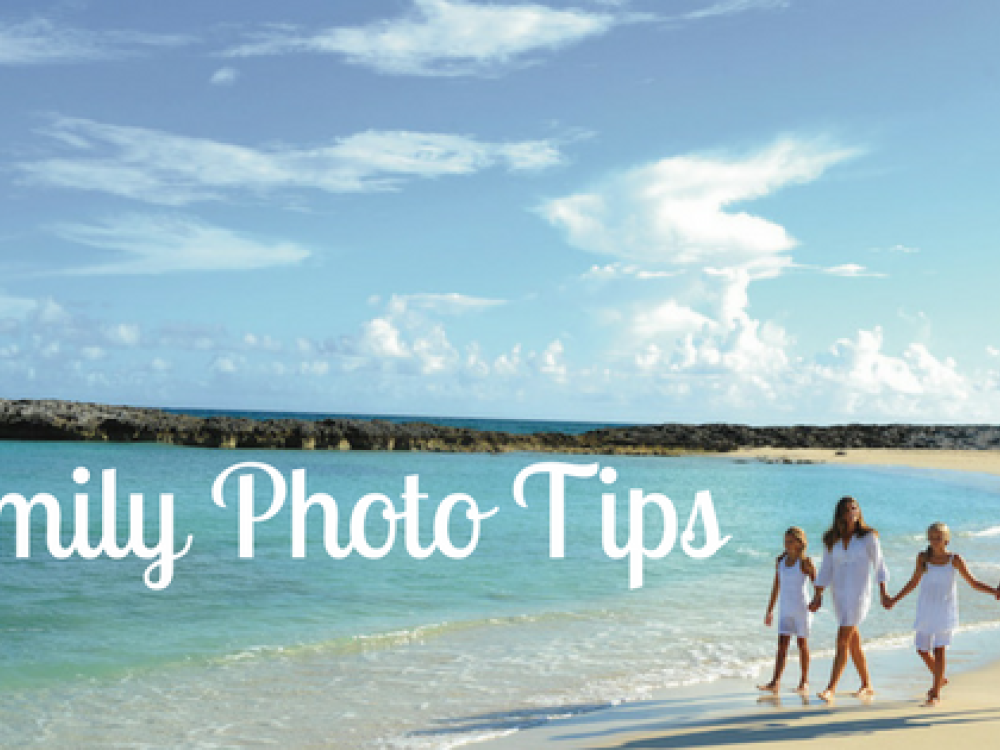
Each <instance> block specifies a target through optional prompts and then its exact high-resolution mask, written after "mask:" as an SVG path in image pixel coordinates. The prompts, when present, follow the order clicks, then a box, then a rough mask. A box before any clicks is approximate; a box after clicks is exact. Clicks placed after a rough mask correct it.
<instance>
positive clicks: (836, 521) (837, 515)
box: [823, 495, 878, 550]
mask: <svg viewBox="0 0 1000 750" xmlns="http://www.w3.org/2000/svg"><path fill="white" fill-rule="evenodd" d="M857 502H858V501H857V500H855V499H854V498H853V497H851V496H850V495H846V496H844V497H842V498H840V500H838V501H837V507H836V508H834V510H833V523H832V524H830V528H828V529H827V530H826V532H825V533H824V534H823V544H825V545H826V548H827V549H828V550H833V545H835V544H836V543H837V541H838V540H840V539H843V538H844V531H845V530H846V529H845V524H844V518H843V516H844V508H846V507H847V506H848V505H850V504H851V503H857ZM872 532H874V533H875V534H878V532H877V531H875V529H873V528H872V527H871V526H869V525H868V524H866V523H865V514H864V513H862V512H861V505H860V504H858V522H857V524H855V526H854V536H858V537H864V536H868V534H869V533H872Z"/></svg>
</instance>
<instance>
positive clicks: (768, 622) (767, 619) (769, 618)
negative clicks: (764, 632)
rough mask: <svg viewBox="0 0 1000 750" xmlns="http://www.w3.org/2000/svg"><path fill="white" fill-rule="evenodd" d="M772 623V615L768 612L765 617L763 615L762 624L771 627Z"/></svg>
mask: <svg viewBox="0 0 1000 750" xmlns="http://www.w3.org/2000/svg"><path fill="white" fill-rule="evenodd" d="M772 622H774V615H772V614H771V613H770V612H768V613H767V614H766V615H764V624H765V625H767V626H768V627H771V623H772Z"/></svg>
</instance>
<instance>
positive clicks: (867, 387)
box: [812, 327, 983, 421]
mask: <svg viewBox="0 0 1000 750" xmlns="http://www.w3.org/2000/svg"><path fill="white" fill-rule="evenodd" d="M882 349H883V334H882V329H881V328H878V327H876V328H875V329H873V330H871V331H859V332H858V335H857V338H856V339H853V340H851V339H841V340H839V341H838V342H837V343H836V344H834V345H833V346H832V347H831V348H830V351H829V353H828V354H827V355H826V356H825V357H822V358H820V359H819V360H818V361H817V364H816V367H815V370H814V372H815V374H816V375H817V377H818V379H819V381H823V380H825V381H826V385H827V386H829V388H827V389H826V390H827V391H828V392H827V393H824V392H823V391H824V389H823V388H822V386H823V383H822V382H815V383H813V388H812V391H813V393H814V394H817V395H819V394H822V395H823V397H825V400H827V402H828V403H829V408H831V410H835V411H839V412H840V413H847V414H863V415H865V418H866V419H872V418H873V416H874V415H878V416H886V415H890V416H892V417H893V418H895V419H906V418H908V417H909V418H917V419H919V420H920V421H925V420H926V419H927V418H928V416H929V415H933V416H934V417H935V418H937V419H941V418H954V417H961V416H966V417H969V416H974V415H975V413H976V411H977V410H979V409H981V408H982V407H983V404H981V403H976V399H975V398H974V394H975V392H976V386H975V384H974V383H973V382H972V381H971V380H970V379H969V378H968V377H967V376H965V375H963V374H961V373H960V372H959V371H958V365H957V363H956V362H955V360H953V359H951V358H950V357H949V358H945V359H939V358H938V357H936V356H934V355H933V354H932V353H931V352H930V351H929V350H928V349H927V347H926V346H924V345H923V344H916V343H915V344H910V345H909V346H908V347H906V349H905V350H904V351H903V355H902V356H901V357H894V356H892V355H889V354H886V353H884V352H883V351H882Z"/></svg>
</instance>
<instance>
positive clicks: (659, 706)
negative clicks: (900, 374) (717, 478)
mask: <svg viewBox="0 0 1000 750" xmlns="http://www.w3.org/2000/svg"><path fill="white" fill-rule="evenodd" d="M726 456H727V457H728V458H729V459H750V460H753V459H757V458H763V459H768V460H781V459H785V458H787V459H790V460H793V461H795V460H803V459H807V460H811V461H824V462H828V463H844V464H862V465H884V466H908V467H915V468H921V469H945V470H952V471H967V472H981V473H987V474H994V475H1000V451H939V450H847V451H843V452H842V455H837V452H836V451H831V450H818V449H798V450H779V449H753V450H741V451H737V452H734V453H729V454H726ZM997 638H1000V633H998V632H997V631H996V630H987V631H985V632H978V633H960V634H958V635H957V636H956V644H955V646H953V647H951V648H949V649H948V657H949V668H948V672H949V675H950V678H951V684H950V685H948V686H947V687H946V688H945V690H944V693H943V698H944V700H943V701H942V702H941V703H940V704H939V705H938V706H936V707H934V708H925V707H923V706H922V705H921V698H922V695H923V693H924V692H925V691H926V690H927V688H928V687H930V679H929V673H928V672H927V671H926V669H925V668H923V666H922V665H921V664H919V662H918V659H917V656H916V654H915V653H914V652H913V650H912V649H909V648H906V649H897V650H895V651H869V652H868V659H869V665H870V667H871V672H872V675H873V679H874V684H875V685H876V686H877V688H878V689H879V694H878V696H877V697H876V699H875V700H873V701H871V702H862V701H859V700H858V699H855V698H853V697H851V696H850V694H849V691H850V690H853V689H854V686H855V682H856V680H857V677H856V673H854V672H853V669H852V667H851V665H850V664H849V665H848V668H847V671H846V672H845V673H844V679H843V680H842V681H841V691H842V692H841V693H839V694H838V697H837V699H836V701H835V702H834V703H832V704H826V703H823V702H822V701H819V699H817V698H816V697H815V692H816V690H819V689H821V688H822V687H823V686H824V685H825V680H826V678H827V676H828V675H829V669H830V660H829V658H826V659H814V660H813V668H812V670H811V677H812V688H813V689H812V692H811V696H810V697H809V698H808V699H806V700H805V701H804V700H803V699H802V698H800V697H798V696H796V695H795V694H794V693H792V692H789V691H788V690H787V687H790V686H792V685H793V684H794V680H795V679H796V678H797V676H798V664H797V663H796V662H795V661H790V662H789V664H788V668H787V670H786V674H785V678H786V682H787V686H786V690H785V691H784V692H783V693H782V694H781V696H780V699H779V700H767V699H764V700H760V699H759V697H758V694H757V691H756V688H755V683H756V682H764V681H766V677H764V676H763V675H762V677H761V678H759V679H756V680H750V679H726V680H719V681H718V682H716V683H712V684H709V685H696V686H690V687H685V688H677V689H674V690H665V691H663V692H662V693H661V694H658V695H656V696H653V697H652V698H651V699H650V700H646V701H637V702H635V703H627V704H623V705H620V706H617V707H614V708H609V709H606V710H602V711H594V712H591V713H587V714H581V715H578V716H574V717H570V718H567V719H561V720H555V721H551V722H548V723H547V724H545V725H543V726H540V727H537V728H534V729H529V730H525V731H520V732H517V733H516V734H512V735H509V736H507V737H504V738H501V739H498V740H494V741H492V742H490V743H487V745H486V746H487V747H489V749H490V750H536V749H537V750H542V749H543V748H550V749H553V750H582V749H583V748H587V749H588V750H590V749H592V748H593V749H597V748H602V749H603V748H619V749H621V750H638V749H650V750H652V749H654V748H705V747H724V748H735V749H737V750H739V749H740V748H747V749H748V750H749V749H750V748H753V749H754V750H768V749H769V748H782V750H790V749H792V748H815V749H816V750H833V749H835V748H873V749H874V748H878V749H879V750H892V749H893V748H905V749H906V750H932V749H934V750H940V749H941V748H947V747H969V746H973V747H975V746H979V747H993V746H1000V661H997V662H993V663H990V664H986V665H983V663H982V656H981V654H982V652H983V651H984V650H988V651H990V652H992V653H996V651H997V649H996V648H995V641H996V639H997ZM988 645H992V646H993V648H986V646H988ZM765 671H766V670H765Z"/></svg>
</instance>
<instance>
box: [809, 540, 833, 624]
mask: <svg viewBox="0 0 1000 750" xmlns="http://www.w3.org/2000/svg"><path fill="white" fill-rule="evenodd" d="M832 578H833V550H832V549H828V550H826V552H825V553H823V562H821V563H820V565H819V574H818V575H817V576H816V579H815V580H814V581H813V591H815V592H816V593H815V594H814V595H813V600H812V601H811V602H809V611H810V612H816V611H818V610H819V608H820V607H822V606H823V589H825V588H826V587H827V586H829V585H830V579H832Z"/></svg>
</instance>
